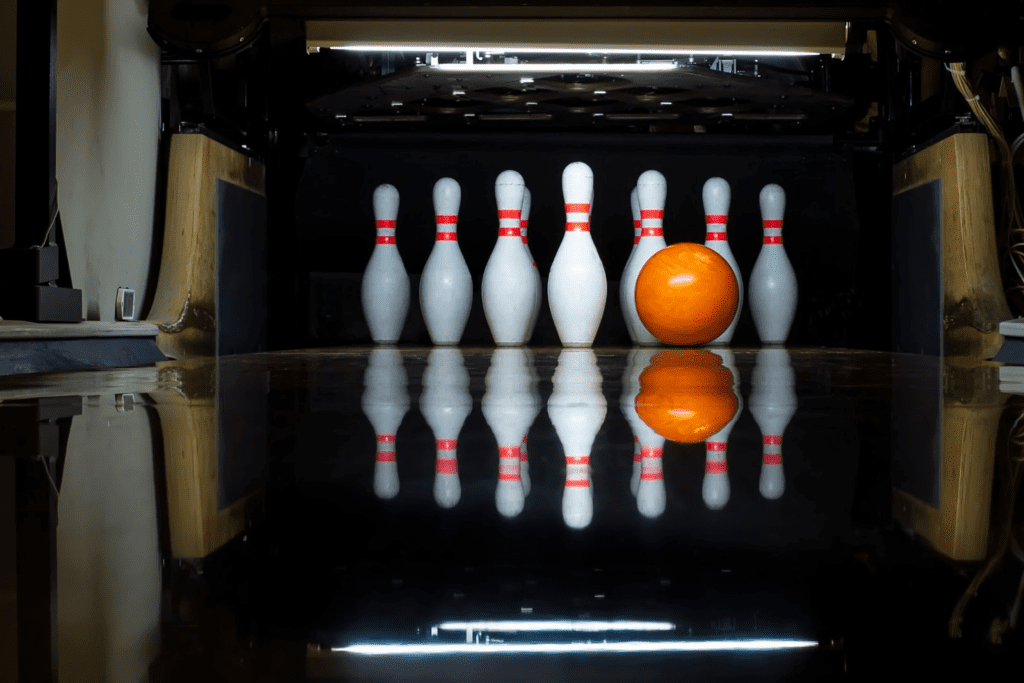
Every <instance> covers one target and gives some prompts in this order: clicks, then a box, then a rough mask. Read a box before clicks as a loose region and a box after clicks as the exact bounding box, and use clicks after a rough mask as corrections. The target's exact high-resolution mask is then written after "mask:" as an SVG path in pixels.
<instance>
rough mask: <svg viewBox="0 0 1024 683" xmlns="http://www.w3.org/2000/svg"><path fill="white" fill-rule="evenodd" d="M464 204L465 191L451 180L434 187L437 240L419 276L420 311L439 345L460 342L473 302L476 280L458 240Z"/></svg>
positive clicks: (439, 182) (431, 335)
mask: <svg viewBox="0 0 1024 683" xmlns="http://www.w3.org/2000/svg"><path fill="white" fill-rule="evenodd" d="M461 201H462V189H461V188H460V187H459V184H458V183H457V182H456V181H455V180H453V179H452V178H441V179H440V180H438V181H437V182H436V183H435V184H434V220H435V222H436V224H437V237H436V239H435V240H434V248H433V249H431V250H430V256H429V257H428V258H427V262H426V264H425V265H424V266H423V274H422V276H420V310H421V311H423V322H425V323H426V325H427V333H428V334H429V335H430V340H431V341H432V342H434V344H436V345H445V344H452V345H455V344H458V343H459V341H460V340H461V339H462V333H463V331H465V329H466V321H467V320H469V308H470V306H471V305H472V303H473V278H472V277H470V274H469V266H467V265H466V259H465V258H464V257H463V255H462V250H461V249H459V243H458V240H457V239H456V224H457V223H458V219H459V203H460V202H461Z"/></svg>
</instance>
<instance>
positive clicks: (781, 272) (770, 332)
mask: <svg viewBox="0 0 1024 683" xmlns="http://www.w3.org/2000/svg"><path fill="white" fill-rule="evenodd" d="M760 201H761V218H762V221H763V223H764V244H763V245H762V246H761V253H760V254H758V256H757V261H756V262H755V263H754V269H753V270H752V271H751V272H750V285H749V286H748V287H747V291H748V292H749V294H750V313H751V315H753V316H754V325H755V326H756V327H757V336H758V337H760V338H761V343H762V344H784V343H785V342H786V338H787V337H788V336H789V331H790V329H791V328H792V327H793V317H794V316H795V315H796V302H797V286H796V273H794V272H793V266H792V264H791V263H790V262H789V257H788V256H786V248H785V247H783V246H782V215H783V214H784V213H785V211H786V193H785V192H784V191H783V190H782V188H781V187H779V186H778V185H775V184H771V185H765V186H764V189H762V190H761V197H760Z"/></svg>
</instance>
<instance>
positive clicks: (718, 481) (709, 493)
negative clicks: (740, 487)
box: [701, 349, 743, 510]
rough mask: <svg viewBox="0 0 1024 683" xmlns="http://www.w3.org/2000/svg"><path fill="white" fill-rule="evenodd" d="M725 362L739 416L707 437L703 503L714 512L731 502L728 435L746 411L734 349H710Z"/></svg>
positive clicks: (702, 490) (723, 363)
mask: <svg viewBox="0 0 1024 683" xmlns="http://www.w3.org/2000/svg"><path fill="white" fill-rule="evenodd" d="M711 351H712V353H715V354H717V355H718V356H719V357H721V359H722V365H724V366H725V367H726V368H728V369H729V372H731V373H732V377H733V383H732V390H733V393H735V394H736V401H737V404H736V413H735V414H734V415H733V416H732V419H731V420H729V422H728V424H726V425H725V426H724V427H722V428H721V429H720V430H718V432H717V433H715V434H713V435H712V436H710V437H708V439H707V441H706V442H705V445H704V448H705V451H706V456H705V461H704V481H703V484H702V486H701V495H702V496H703V498H704V504H705V505H707V506H708V508H709V509H711V510H721V509H722V508H724V507H725V504H726V503H728V502H729V495H730V492H731V488H730V486H729V465H728V461H727V459H726V448H727V446H728V443H729V434H731V433H732V428H733V426H734V425H735V424H736V421H737V420H739V419H740V413H742V412H743V396H742V395H741V394H740V374H739V371H738V370H737V369H736V362H735V359H734V357H733V353H732V349H711Z"/></svg>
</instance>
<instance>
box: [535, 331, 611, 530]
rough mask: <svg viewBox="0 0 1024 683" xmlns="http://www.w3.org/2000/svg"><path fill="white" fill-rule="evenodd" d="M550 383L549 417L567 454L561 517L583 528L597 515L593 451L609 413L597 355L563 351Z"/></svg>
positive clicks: (570, 523)
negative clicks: (592, 460)
mask: <svg viewBox="0 0 1024 683" xmlns="http://www.w3.org/2000/svg"><path fill="white" fill-rule="evenodd" d="M551 384H552V391H551V397H550V398H549V399H548V416H549V417H550V418H551V424H552V425H553V426H554V428H555V432H556V433H557V434H558V440H559V441H561V442H562V451H563V452H564V453H565V490H564V491H563V493H562V518H563V519H564V520H565V523H566V525H568V526H569V527H571V528H573V529H582V528H584V527H586V526H587V525H589V524H590V520H591V519H593V516H594V498H593V494H592V492H591V488H590V451H591V449H592V448H593V446H594V438H595V437H596V436H597V432H598V430H599V429H600V428H601V425H602V424H603V423H604V418H605V415H606V414H607V413H608V402H607V401H606V400H605V398H604V393H603V392H602V391H601V372H600V371H599V370H598V369H597V357H596V356H595V355H594V352H593V351H592V350H590V349H563V350H562V353H561V354H560V355H559V356H558V367H557V368H556V369H555V374H554V375H553V376H552V378H551Z"/></svg>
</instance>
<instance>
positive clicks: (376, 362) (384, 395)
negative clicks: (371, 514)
mask: <svg viewBox="0 0 1024 683" xmlns="http://www.w3.org/2000/svg"><path fill="white" fill-rule="evenodd" d="M363 385H364V387H365V389H364V390H363V397H362V408H363V413H364V414H365V415H366V418H367V419H368V420H369V421H370V424H371V425H373V431H374V432H375V433H376V435H377V456H376V460H375V464H374V468H373V492H374V493H375V494H376V495H377V497H378V498H382V499H385V500H388V499H391V498H394V497H395V496H397V495H398V488H399V484H398V461H397V460H396V459H395V434H396V432H398V427H399V425H401V424H402V418H404V417H405V413H406V412H407V411H408V410H409V390H408V386H407V377H406V374H405V367H404V366H403V363H402V353H401V351H399V350H398V349H394V348H375V349H373V350H372V351H371V352H370V358H369V363H368V365H367V366H366V373H365V374H364V375H363Z"/></svg>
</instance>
